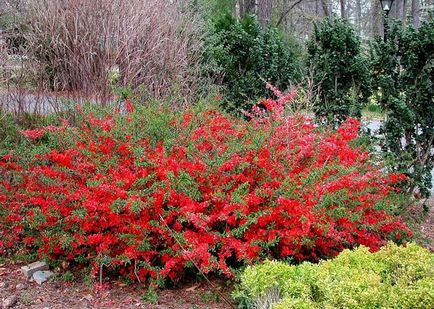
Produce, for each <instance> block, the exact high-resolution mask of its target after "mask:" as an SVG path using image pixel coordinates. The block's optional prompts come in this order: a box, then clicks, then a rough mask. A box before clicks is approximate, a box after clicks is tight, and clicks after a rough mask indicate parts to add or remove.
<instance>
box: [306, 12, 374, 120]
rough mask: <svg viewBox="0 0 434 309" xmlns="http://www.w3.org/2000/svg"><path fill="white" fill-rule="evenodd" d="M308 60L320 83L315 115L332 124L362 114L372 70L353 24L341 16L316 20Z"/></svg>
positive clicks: (316, 79)
mask: <svg viewBox="0 0 434 309" xmlns="http://www.w3.org/2000/svg"><path fill="white" fill-rule="evenodd" d="M307 63H308V66H309V67H310V68H311V70H312V71H313V79H314V80H313V81H314V84H315V85H316V86H317V87H318V97H317V100H316V102H314V103H315V105H314V107H315V114H316V116H317V117H319V118H320V120H321V121H323V122H326V123H330V124H337V123H340V122H342V121H343V120H344V119H345V118H346V117H348V116H352V117H360V116H361V110H362V107H363V104H364V103H365V102H366V95H367V90H368V83H367V81H368V77H369V74H368V71H367V66H366V59H365V57H364V56H363V54H362V49H361V42H360V38H359V37H358V36H357V34H356V32H355V31H354V29H353V28H352V27H351V26H350V24H348V23H347V22H346V21H344V20H341V19H338V18H333V19H325V20H324V21H322V22H321V23H319V24H316V25H315V30H314V33H313V35H312V37H311V39H310V41H309V42H308V61H307Z"/></svg>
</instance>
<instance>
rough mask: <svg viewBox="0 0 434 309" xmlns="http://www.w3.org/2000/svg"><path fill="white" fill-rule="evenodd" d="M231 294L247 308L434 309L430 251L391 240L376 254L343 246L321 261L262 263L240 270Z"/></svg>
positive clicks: (433, 270) (433, 282) (361, 247)
mask: <svg viewBox="0 0 434 309" xmlns="http://www.w3.org/2000/svg"><path fill="white" fill-rule="evenodd" d="M276 295H277V297H276ZM234 297H235V298H236V299H238V300H239V301H240V303H241V305H243V306H244V307H247V308H255V307H258V308H259V307H261V308H264V306H263V304H266V303H267V302H268V304H269V303H270V302H271V301H272V300H273V299H274V300H275V301H276V302H275V303H274V304H273V305H269V306H268V308H274V309H287V308H400V309H405V308H412V309H414V308H434V254H432V253H430V252H429V251H428V250H426V249H424V248H422V247H420V246H418V245H416V244H414V243H409V244H407V245H406V246H398V245H396V244H394V243H392V242H391V243H389V244H388V245H386V246H385V247H383V248H382V249H381V250H379V251H378V252H376V253H371V252H370V251H369V249H368V248H366V247H364V246H360V247H359V248H357V249H355V250H349V249H346V250H344V251H343V252H341V253H340V254H339V255H338V256H337V257H336V258H334V259H331V260H327V261H322V262H320V263H319V264H312V263H309V262H304V263H302V264H300V265H296V266H295V265H289V264H287V263H284V262H276V261H266V262H264V263H263V264H261V265H256V266H252V267H248V268H247V269H246V270H245V271H244V273H243V274H242V275H241V283H240V285H239V287H238V289H237V290H236V292H234ZM260 305H261V306H260Z"/></svg>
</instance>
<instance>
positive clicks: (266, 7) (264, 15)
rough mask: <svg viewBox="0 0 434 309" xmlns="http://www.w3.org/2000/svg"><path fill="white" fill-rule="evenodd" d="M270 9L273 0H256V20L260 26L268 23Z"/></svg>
mask: <svg viewBox="0 0 434 309" xmlns="http://www.w3.org/2000/svg"><path fill="white" fill-rule="evenodd" d="M272 10H273V0H258V20H259V23H260V24H261V26H262V27H265V26H266V25H268V24H269V23H270V21H271V13H272Z"/></svg>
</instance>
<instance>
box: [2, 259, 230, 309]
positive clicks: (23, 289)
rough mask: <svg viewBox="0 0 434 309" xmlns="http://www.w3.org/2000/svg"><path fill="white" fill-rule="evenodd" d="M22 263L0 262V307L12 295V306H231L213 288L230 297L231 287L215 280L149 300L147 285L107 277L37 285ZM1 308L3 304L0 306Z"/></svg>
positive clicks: (172, 308) (198, 308)
mask: <svg viewBox="0 0 434 309" xmlns="http://www.w3.org/2000/svg"><path fill="white" fill-rule="evenodd" d="M22 265H23V264H22V263H18V264H15V263H13V262H10V263H8V264H6V263H4V264H0V308H2V304H3V302H4V301H5V300H6V299H7V298H8V297H11V296H14V297H16V299H17V301H16V303H15V305H14V306H12V307H10V308H13V309H24V308H25V309H27V308H32V309H36V308H37V309H63V308H68V309H106V308H107V309H109V308H110V309H116V308H119V309H120V308H122V309H133V308H134V309H137V308H147V309H205V308H207V309H208V308H209V309H226V308H230V306H229V305H228V304H227V303H225V302H224V301H223V300H222V299H221V297H219V296H218V295H217V293H216V292H215V289H219V290H220V291H219V292H220V293H223V294H225V297H226V298H229V299H230V295H229V294H230V287H226V286H225V285H224V283H223V282H220V281H218V280H214V282H213V287H211V286H210V285H209V284H208V283H206V282H201V283H195V284H188V285H184V286H183V287H182V288H178V289H164V290H161V291H158V301H157V302H156V303H149V302H147V301H145V300H143V298H142V296H143V295H144V293H146V291H147V289H146V288H145V287H144V286H140V285H139V284H128V285H127V284H125V283H122V282H117V281H110V282H109V283H108V284H106V285H105V287H104V288H98V286H97V285H94V284H86V283H84V282H79V281H76V282H73V283H70V282H65V281H62V280H60V279H54V280H50V281H49V282H46V283H43V284H42V285H38V284H37V283H36V282H32V281H29V280H27V279H26V278H24V276H23V274H22V273H21V270H20V267H21V266H22ZM2 309H4V308H2Z"/></svg>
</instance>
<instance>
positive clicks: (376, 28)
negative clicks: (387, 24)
mask: <svg viewBox="0 0 434 309" xmlns="http://www.w3.org/2000/svg"><path fill="white" fill-rule="evenodd" d="M370 12H371V33H372V36H378V35H381V34H382V33H383V11H382V9H381V4H380V1H378V0H372V1H371V10H370Z"/></svg>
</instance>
